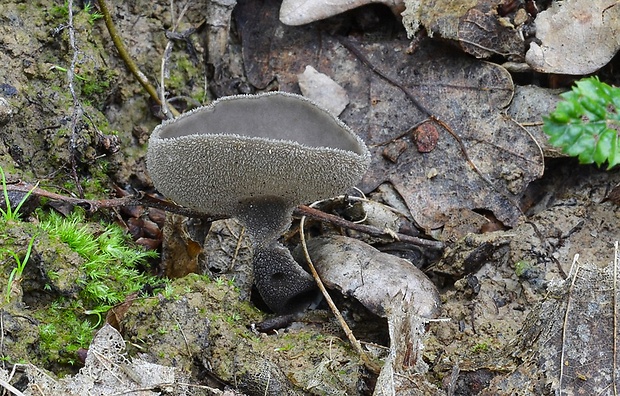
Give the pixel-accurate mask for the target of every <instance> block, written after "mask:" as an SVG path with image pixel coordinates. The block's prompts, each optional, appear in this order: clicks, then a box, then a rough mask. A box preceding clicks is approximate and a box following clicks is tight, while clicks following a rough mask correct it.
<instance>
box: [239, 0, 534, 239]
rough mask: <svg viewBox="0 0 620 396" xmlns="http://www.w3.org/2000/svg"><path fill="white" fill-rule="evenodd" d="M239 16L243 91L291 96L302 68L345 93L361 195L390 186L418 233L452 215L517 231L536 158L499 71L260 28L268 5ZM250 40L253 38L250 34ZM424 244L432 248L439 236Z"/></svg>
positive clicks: (312, 31)
mask: <svg viewBox="0 0 620 396" xmlns="http://www.w3.org/2000/svg"><path fill="white" fill-rule="evenodd" d="M247 8H248V9H247V10H246V9H245V7H244V8H241V9H240V12H239V13H238V14H237V18H238V23H239V25H240V26H241V30H242V37H243V40H242V45H243V48H244V62H245V64H246V67H247V70H248V79H249V80H250V81H251V82H252V83H253V84H257V86H266V84H268V82H270V81H277V83H278V84H279V87H280V89H281V90H288V91H292V92H297V91H298V89H299V88H298V87H297V84H296V82H297V80H296V79H297V77H296V76H297V74H300V73H302V72H303V70H304V68H305V67H306V65H311V66H313V67H314V68H315V69H317V70H318V71H319V72H321V73H324V74H326V75H328V76H329V77H331V78H332V79H333V80H334V81H335V82H337V83H338V84H339V85H340V86H342V87H345V89H346V90H347V94H348V96H349V100H350V104H349V106H348V107H347V109H345V111H344V112H343V113H342V114H341V118H342V120H343V121H344V122H345V123H346V124H348V125H349V126H350V127H351V128H352V129H353V130H354V131H356V132H357V133H358V134H359V135H361V136H362V138H363V139H364V140H365V141H366V143H367V144H368V145H369V146H370V147H371V151H372V156H373V162H372V164H371V168H370V171H369V172H368V173H367V175H366V176H365V178H364V180H363V181H362V184H361V188H362V190H363V191H364V192H370V191H372V190H374V189H375V188H377V187H378V186H379V185H381V184H382V183H391V184H392V185H393V186H394V187H395V188H396V190H397V191H398V193H399V194H400V195H401V196H402V198H403V199H404V201H405V202H406V204H407V207H408V209H409V210H410V211H411V214H412V216H413V218H414V220H415V221H416V223H417V224H418V225H419V226H420V227H421V228H422V229H424V230H425V231H427V232H432V231H433V230H437V229H440V228H441V227H443V226H444V224H445V223H446V222H447V221H448V218H449V216H450V215H451V214H452V215H453V214H455V213H456V214H458V213H461V212H462V210H465V211H489V212H492V213H493V215H494V216H495V217H496V218H497V219H499V220H500V221H501V222H502V223H503V224H504V225H507V226H514V225H515V224H516V223H517V221H518V219H519V217H520V216H521V212H520V210H519V207H518V203H517V200H518V198H519V196H520V195H521V194H522V192H523V191H524V189H525V188H526V187H527V185H528V184H529V182H530V181H532V180H535V179H537V178H538V177H540V176H541V175H542V172H543V156H542V151H541V149H540V147H539V146H538V144H537V142H536V141H535V140H534V139H533V138H532V136H531V135H530V134H529V133H528V132H527V131H526V130H525V129H524V128H522V127H521V126H520V125H519V124H518V123H516V122H515V121H514V120H512V119H511V118H510V117H509V116H507V115H506V114H505V111H506V108H507V107H508V105H509V104H510V102H511V99H512V96H513V92H514V85H513V82H512V79H511V77H510V75H509V73H508V72H507V71H506V70H505V69H504V68H502V67H501V66H498V65H495V64H491V63H487V62H483V61H479V60H475V59H471V58H468V57H466V56H463V55H459V54H457V53H455V52H454V50H452V49H451V48H449V47H444V46H442V45H438V44H435V43H430V44H422V45H420V46H419V47H418V48H417V49H412V48H410V42H409V41H408V40H406V39H405V38H404V37H403V38H402V39H398V38H397V39H390V40H389V41H385V40H381V39H374V38H372V37H371V38H365V39H363V40H360V41H359V42H353V41H349V40H348V39H346V40H347V41H346V42H345V41H344V40H345V39H343V38H339V37H337V36H332V35H329V34H327V33H326V32H325V31H323V30H321V28H320V26H316V25H311V26H303V27H301V28H291V27H287V26H282V25H280V24H279V23H278V22H277V21H275V20H272V19H270V17H269V16H270V15H272V13H275V12H276V10H271V9H270V8H269V2H266V3H265V4H264V5H263V7H262V8H258V9H256V8H252V7H247ZM274 8H275V5H274ZM256 13H260V14H262V16H263V17H261V18H256V17H255V15H256ZM250 16H251V17H252V18H250ZM258 31H261V32H263V34H262V35H257V34H252V32H254V33H256V32H258ZM269 32H273V33H274V34H273V35H270V34H268V33H269ZM265 48H268V50H265ZM259 49H260V50H259ZM387 65H389V66H387ZM425 121H430V122H432V123H433V124H434V126H435V127H436V128H437V129H438V130H439V137H438V139H437V142H436V147H434V148H433V149H432V150H421V151H428V152H425V153H421V152H420V150H418V145H417V144H416V142H415V141H414V136H413V134H412V132H414V131H413V130H412V129H413V127H415V126H418V125H420V124H422V123H424V122H425ZM431 147H432V145H431ZM434 235H435V236H438V237H440V238H441V232H440V231H439V232H435V233H434Z"/></svg>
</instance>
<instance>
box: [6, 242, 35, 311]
mask: <svg viewBox="0 0 620 396" xmlns="http://www.w3.org/2000/svg"><path fill="white" fill-rule="evenodd" d="M35 238H36V235H33V236H32V238H30V242H29V243H28V248H27V249H26V254H25V255H24V258H23V259H21V258H20V257H19V255H18V254H17V253H15V252H14V251H12V250H10V249H3V251H4V252H6V253H8V254H9V255H11V256H12V257H13V259H15V262H16V263H17V267H15V268H13V270H12V271H11V273H10V274H9V280H8V282H7V284H6V292H5V295H4V299H5V301H6V302H7V303H8V302H10V301H11V292H12V290H13V285H17V284H19V282H21V279H22V274H23V273H24V269H25V268H26V264H27V263H28V260H30V254H31V253H32V246H33V245H34V239H35Z"/></svg>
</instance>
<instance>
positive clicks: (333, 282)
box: [308, 236, 440, 318]
mask: <svg viewBox="0 0 620 396" xmlns="http://www.w3.org/2000/svg"><path fill="white" fill-rule="evenodd" d="M308 252H309V253H310V257H311V258H312V262H313V264H314V266H315V267H316V270H317V272H318V273H319V275H320V276H321V279H322V280H323V282H324V283H325V285H326V286H327V287H329V288H335V289H337V290H340V291H341V292H342V294H344V295H345V296H351V297H354V298H355V299H357V300H358V301H360V302H361V303H362V304H364V306H366V308H368V309H369V310H370V311H372V312H373V313H375V314H377V315H380V316H384V317H385V316H388V315H389V312H390V311H391V310H394V309H399V310H400V309H403V306H404V307H406V309H407V310H408V311H410V312H412V313H415V314H417V315H419V316H421V317H424V318H434V317H436V316H437V315H438V314H439V307H440V301H439V293H438V291H437V288H436V287H435V285H434V284H433V283H432V282H431V281H430V279H428V277H427V276H426V275H424V273H423V272H422V271H420V270H419V269H418V268H417V267H416V266H414V265H413V264H412V263H411V262H410V261H408V260H405V259H401V258H399V257H396V256H392V255H391V254H387V253H381V252H380V251H379V250H377V249H375V248H374V247H372V246H370V245H368V244H366V243H364V242H361V241H359V240H357V239H353V238H349V237H344V236H326V237H320V238H314V239H311V240H310V241H308ZM396 296H399V298H396Z"/></svg>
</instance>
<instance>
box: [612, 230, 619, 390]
mask: <svg viewBox="0 0 620 396" xmlns="http://www.w3.org/2000/svg"><path fill="white" fill-rule="evenodd" d="M618 265H620V264H619V263H618V241H616V242H615V243H614V280H613V284H614V290H613V297H612V301H613V304H614V333H613V334H614V336H613V346H612V347H613V356H614V362H613V370H612V376H611V379H612V381H611V382H612V384H613V387H614V388H613V389H614V396H618V381H616V378H617V377H618V298H617V296H618Z"/></svg>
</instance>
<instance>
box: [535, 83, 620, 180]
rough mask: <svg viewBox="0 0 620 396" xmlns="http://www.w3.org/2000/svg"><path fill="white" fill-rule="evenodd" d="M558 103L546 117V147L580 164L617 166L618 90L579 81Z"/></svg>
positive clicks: (619, 156) (619, 160) (619, 154)
mask: <svg viewBox="0 0 620 396" xmlns="http://www.w3.org/2000/svg"><path fill="white" fill-rule="evenodd" d="M560 96H561V97H562V99H563V100H562V101H560V102H559V103H558V105H557V107H556V109H555V111H553V112H552V113H551V114H549V116H548V117H543V121H544V123H543V131H544V132H545V133H546V134H547V135H548V136H549V143H550V144H552V145H553V146H555V147H560V148H561V149H562V151H563V152H564V153H566V154H568V155H570V156H573V157H578V158H579V162H580V163H582V164H591V163H596V165H598V166H601V165H602V164H603V163H605V162H607V163H608V167H607V169H611V168H612V167H614V166H616V165H618V163H620V142H619V139H618V133H619V132H620V112H619V111H618V108H619V107H620V89H619V88H616V87H612V86H610V85H608V84H605V83H602V82H600V81H599V79H598V77H590V78H586V79H582V80H580V81H577V82H576V83H575V86H574V87H573V89H572V90H571V91H568V92H565V93H563V94H561V95H560Z"/></svg>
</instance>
